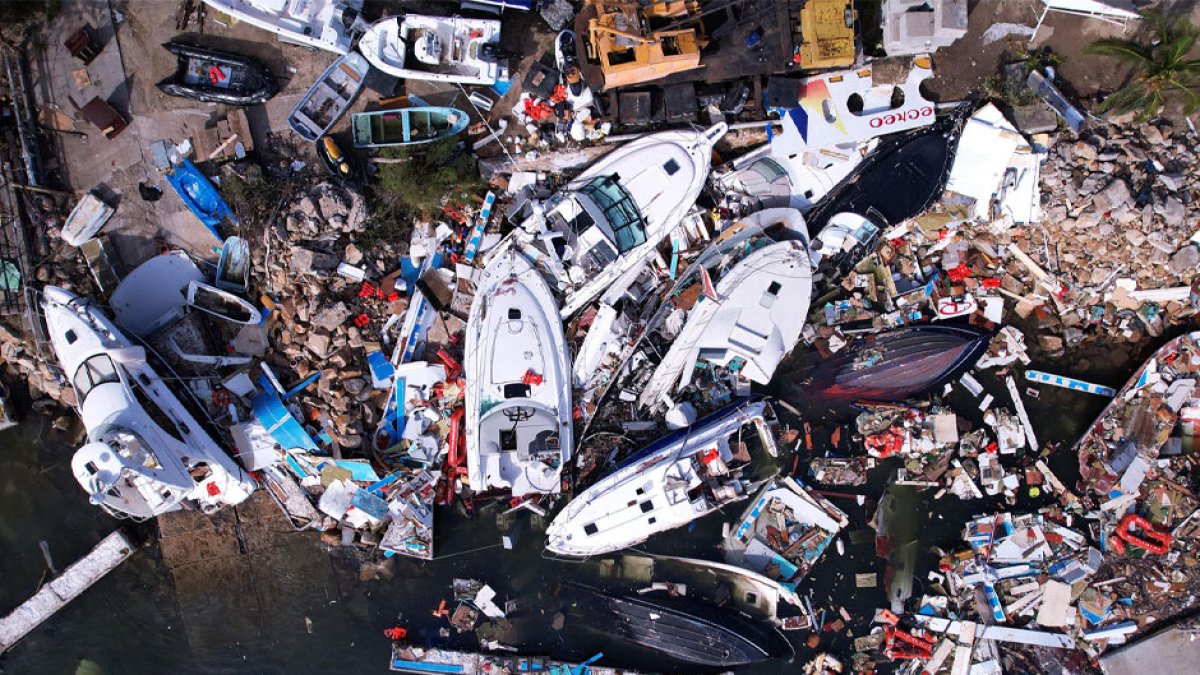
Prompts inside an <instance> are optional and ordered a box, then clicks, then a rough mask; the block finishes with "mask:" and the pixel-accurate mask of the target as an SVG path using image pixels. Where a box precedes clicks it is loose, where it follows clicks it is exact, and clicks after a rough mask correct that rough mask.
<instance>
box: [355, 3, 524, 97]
mask: <svg viewBox="0 0 1200 675" xmlns="http://www.w3.org/2000/svg"><path fill="white" fill-rule="evenodd" d="M358 50H359V51H360V52H362V53H363V56H366V57H367V60H368V61H370V62H371V65H373V66H375V67H376V68H378V69H379V70H381V71H383V72H385V73H387V74H388V75H392V76H395V77H402V78H404V79H409V80H433V81H437V82H458V83H461V84H487V85H491V84H496V80H497V79H499V76H500V63H499V61H500V21H498V20H496V19H467V18H463V17H460V16H455V17H441V16H422V15H420V14H406V15H405V16H403V17H390V18H385V19H381V20H379V21H377V22H375V23H374V24H372V25H371V27H370V28H368V29H367V32H365V33H363V36H362V39H361V40H359V41H358Z"/></svg>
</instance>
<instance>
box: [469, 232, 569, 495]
mask: <svg viewBox="0 0 1200 675" xmlns="http://www.w3.org/2000/svg"><path fill="white" fill-rule="evenodd" d="M557 308H558V306H557V304H556V303H555V301H554V296H553V294H552V293H551V292H550V288H549V287H548V286H547V285H546V282H545V281H544V280H543V279H542V277H541V275H540V274H538V272H537V271H536V270H535V269H533V266H532V265H530V263H529V261H527V260H526V259H525V258H523V257H521V256H520V255H518V254H517V253H516V252H515V251H509V252H506V253H504V254H503V255H500V256H498V257H496V258H494V259H493V260H492V261H491V263H489V264H488V266H487V267H486V268H484V270H483V272H482V273H481V275H480V279H479V281H478V284H477V286H476V291H475V298H474V300H473V301H472V302H471V313H470V317H469V321H468V322H467V336H466V346H465V352H464V355H463V369H464V372H465V374H466V378H467V386H466V408H467V414H466V417H467V424H466V428H467V476H468V479H469V481H470V484H471V488H472V489H473V490H475V491H476V492H485V491H487V490H491V489H494V488H510V489H511V490H512V494H513V496H516V497H519V496H522V495H525V494H530V493H558V492H560V491H561V489H562V479H561V475H562V470H563V466H564V465H565V464H566V463H567V461H568V460H570V459H571V454H572V451H573V449H574V439H573V437H572V433H571V369H570V366H569V364H568V363H567V346H566V341H565V340H564V339H563V332H562V323H561V322H560V321H559V318H558V312H557Z"/></svg>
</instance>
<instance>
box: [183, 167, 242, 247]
mask: <svg viewBox="0 0 1200 675" xmlns="http://www.w3.org/2000/svg"><path fill="white" fill-rule="evenodd" d="M167 182H168V183H170V184H171V187H173V188H175V192H177V193H179V198H180V199H182V200H183V204H184V206H186V207H188V209H189V210H190V211H191V212H192V213H194V214H196V217H197V218H199V219H200V222H202V223H204V226H205V227H207V228H208V230H209V231H210V232H212V233H213V236H214V237H216V238H217V239H218V240H219V241H224V239H223V238H222V237H221V233H220V232H219V231H218V228H219V227H220V226H221V223H223V222H225V221H226V220H228V221H229V222H230V223H231V224H234V225H236V224H237V222H238V219H237V216H235V215H233V210H232V209H230V208H229V205H228V204H226V203H225V200H224V199H221V195H220V193H218V192H217V188H216V187H214V186H213V184H212V183H211V182H209V180H208V178H206V177H205V176H204V174H203V173H200V169H197V168H196V165H195V164H192V162H191V160H188V159H185V160H183V161H182V162H180V163H179V164H177V165H176V166H174V167H172V168H171V169H170V170H169V171H167Z"/></svg>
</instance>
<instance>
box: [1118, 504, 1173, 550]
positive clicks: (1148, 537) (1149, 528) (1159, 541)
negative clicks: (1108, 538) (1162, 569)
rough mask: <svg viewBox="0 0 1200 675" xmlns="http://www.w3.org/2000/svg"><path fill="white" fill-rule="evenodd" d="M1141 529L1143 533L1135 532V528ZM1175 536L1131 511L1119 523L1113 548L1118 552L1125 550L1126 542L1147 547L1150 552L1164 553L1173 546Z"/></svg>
mask: <svg viewBox="0 0 1200 675" xmlns="http://www.w3.org/2000/svg"><path fill="white" fill-rule="evenodd" d="M1135 527H1136V528H1137V529H1139V530H1141V535H1140V536H1139V535H1137V534H1134V532H1133V530H1134V528H1135ZM1172 541H1173V538H1172V537H1171V535H1170V533H1167V532H1162V531H1160V530H1158V529H1155V527H1154V526H1153V525H1151V524H1150V521H1148V520H1146V519H1145V518H1143V517H1141V516H1139V515H1138V514H1136V513H1130V514H1129V515H1127V516H1125V517H1124V518H1122V519H1121V522H1120V523H1119V524H1118V525H1117V532H1116V538H1114V539H1113V548H1114V549H1116V550H1117V552H1118V553H1124V552H1125V544H1126V543H1129V544H1133V545H1134V546H1137V547H1138V548H1141V549H1145V550H1146V551H1148V552H1150V553H1155V554H1157V555H1163V554H1165V553H1166V552H1167V551H1168V550H1170V548H1171V542H1172Z"/></svg>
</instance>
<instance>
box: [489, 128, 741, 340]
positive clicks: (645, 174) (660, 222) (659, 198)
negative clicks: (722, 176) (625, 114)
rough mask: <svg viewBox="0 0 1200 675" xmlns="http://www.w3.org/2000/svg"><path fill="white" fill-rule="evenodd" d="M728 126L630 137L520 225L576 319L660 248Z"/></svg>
mask: <svg viewBox="0 0 1200 675" xmlns="http://www.w3.org/2000/svg"><path fill="white" fill-rule="evenodd" d="M727 129H728V127H727V126H726V125H725V123H723V122H722V123H720V124H716V125H714V126H712V127H709V128H708V129H705V130H690V129H689V130H676V131H663V132H660V133H657V134H650V135H648V136H644V137H642V138H639V139H637V140H634V141H631V142H629V143H627V144H625V145H623V146H621V147H620V148H618V149H616V150H613V151H612V152H610V153H608V154H607V155H605V156H604V158H603V159H601V160H600V161H599V162H597V163H596V164H593V165H592V166H590V167H588V168H587V169H586V170H585V171H584V172H583V173H581V174H580V175H579V177H578V178H576V179H575V180H573V181H571V182H570V183H568V184H567V185H566V186H565V187H564V188H563V189H562V190H560V191H559V192H557V193H556V194H555V195H554V196H553V197H551V199H550V201H549V202H548V203H547V204H545V205H544V208H542V209H538V210H535V212H534V214H533V215H532V216H530V217H529V218H527V219H526V220H525V222H523V223H522V225H521V228H518V229H517V230H514V232H513V235H512V236H513V237H514V240H515V243H516V245H518V246H520V248H521V249H522V252H523V253H525V255H526V256H528V257H530V258H531V259H533V260H535V261H536V262H537V264H538V266H539V267H540V268H542V269H543V271H544V272H545V273H546V274H547V275H548V276H549V277H550V278H552V279H554V283H555V284H556V285H557V286H558V290H559V292H560V293H562V294H563V296H564V302H563V306H562V312H561V313H562V316H563V317H564V318H566V317H569V316H571V315H572V314H574V313H575V312H577V311H578V310H579V309H581V308H582V307H583V306H584V305H586V304H587V303H589V302H591V301H592V300H594V299H595V298H596V296H598V295H600V294H601V293H602V292H604V290H605V289H606V288H608V287H609V286H610V285H611V284H612V283H613V282H614V281H615V280H617V279H619V278H620V277H621V276H622V275H624V274H625V273H626V272H627V271H629V270H630V269H632V268H634V267H638V266H639V265H641V264H642V263H643V261H645V260H646V259H648V258H649V257H650V256H652V255H653V254H654V252H655V250H656V247H657V246H658V244H659V243H660V242H662V241H663V240H664V239H665V238H666V237H667V236H668V235H669V234H670V233H671V231H672V230H673V229H674V228H675V227H676V226H677V225H678V224H679V223H680V221H682V220H683V218H684V216H685V215H686V214H687V212H688V210H689V209H691V208H692V206H693V205H694V204H695V203H696V198H697V197H698V196H699V195H700V190H701V189H702V188H703V187H704V181H705V179H706V177H707V176H708V169H709V166H710V164H711V162H712V148H713V145H714V144H715V143H716V142H717V141H718V140H720V138H721V137H722V136H724V135H725V131H726V130H727Z"/></svg>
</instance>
